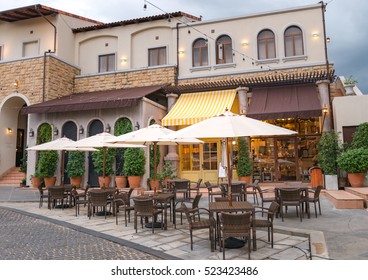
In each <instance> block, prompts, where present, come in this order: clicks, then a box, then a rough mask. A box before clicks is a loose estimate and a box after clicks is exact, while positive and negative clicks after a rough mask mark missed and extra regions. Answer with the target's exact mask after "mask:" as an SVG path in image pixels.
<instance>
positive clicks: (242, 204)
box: [208, 201, 257, 251]
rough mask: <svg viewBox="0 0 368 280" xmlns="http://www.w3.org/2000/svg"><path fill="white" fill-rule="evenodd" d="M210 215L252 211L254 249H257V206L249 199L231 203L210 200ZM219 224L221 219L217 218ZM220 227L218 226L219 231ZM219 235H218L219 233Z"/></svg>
mask: <svg viewBox="0 0 368 280" xmlns="http://www.w3.org/2000/svg"><path fill="white" fill-rule="evenodd" d="M208 207H209V211H210V216H212V217H213V216H214V213H216V218H217V217H218V214H219V213H221V212H242V211H244V212H246V211H249V212H252V239H253V251H257V235H256V227H255V207H254V206H253V205H252V204H251V203H249V202H248V201H233V202H232V204H231V205H230V204H229V202H228V201H221V202H210V203H209V205H208ZM217 225H219V221H218V220H217ZM218 231H219V228H218V226H217V232H218ZM217 236H218V235H217Z"/></svg>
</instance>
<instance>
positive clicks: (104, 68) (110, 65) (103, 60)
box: [98, 54, 115, 73]
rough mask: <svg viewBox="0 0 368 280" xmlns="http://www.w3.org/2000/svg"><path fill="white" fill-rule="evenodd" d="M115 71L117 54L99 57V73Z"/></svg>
mask: <svg viewBox="0 0 368 280" xmlns="http://www.w3.org/2000/svg"><path fill="white" fill-rule="evenodd" d="M111 71H115V54H104V55H100V56H98V72H99V73H103V72H111Z"/></svg>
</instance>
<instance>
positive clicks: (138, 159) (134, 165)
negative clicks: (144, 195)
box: [124, 148, 146, 176]
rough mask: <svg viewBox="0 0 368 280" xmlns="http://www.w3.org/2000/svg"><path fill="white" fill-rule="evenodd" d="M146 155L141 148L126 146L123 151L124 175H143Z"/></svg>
mask: <svg viewBox="0 0 368 280" xmlns="http://www.w3.org/2000/svg"><path fill="white" fill-rule="evenodd" d="M145 165H146V156H145V154H144V150H143V149H142V148H127V149H126V151H125V153H124V173H125V175H126V176H143V175H144V173H146V169H145Z"/></svg>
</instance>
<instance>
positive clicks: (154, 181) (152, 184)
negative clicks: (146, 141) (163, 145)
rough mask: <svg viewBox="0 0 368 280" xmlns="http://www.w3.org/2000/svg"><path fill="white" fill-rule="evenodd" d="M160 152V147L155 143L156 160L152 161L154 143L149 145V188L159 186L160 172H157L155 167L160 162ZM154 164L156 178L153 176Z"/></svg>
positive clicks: (152, 188)
mask: <svg viewBox="0 0 368 280" xmlns="http://www.w3.org/2000/svg"><path fill="white" fill-rule="evenodd" d="M160 158H161V153H160V147H159V146H157V145H156V162H155V163H154V145H150V177H149V185H150V188H151V190H154V189H155V186H156V189H158V188H159V187H160V178H159V177H160V174H158V172H157V167H158V165H159V163H160ZM155 166H156V178H155Z"/></svg>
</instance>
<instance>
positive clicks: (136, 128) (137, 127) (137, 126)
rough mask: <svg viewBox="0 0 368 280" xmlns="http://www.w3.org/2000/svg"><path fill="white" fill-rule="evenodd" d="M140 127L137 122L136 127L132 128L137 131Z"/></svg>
mask: <svg viewBox="0 0 368 280" xmlns="http://www.w3.org/2000/svg"><path fill="white" fill-rule="evenodd" d="M140 127H141V126H140V125H139V123H138V122H137V123H136V125H135V126H134V128H135V130H138V129H139V128H140Z"/></svg>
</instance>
